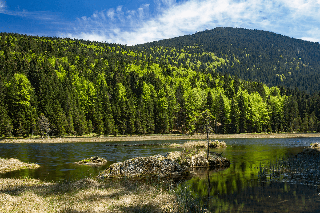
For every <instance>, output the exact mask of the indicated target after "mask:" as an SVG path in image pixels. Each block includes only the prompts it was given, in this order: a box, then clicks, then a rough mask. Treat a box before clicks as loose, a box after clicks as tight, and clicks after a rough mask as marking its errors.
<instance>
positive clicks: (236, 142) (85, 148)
mask: <svg viewBox="0 0 320 213" xmlns="http://www.w3.org/2000/svg"><path fill="white" fill-rule="evenodd" d="M224 141H225V142H226V143H227V145H228V147H227V148H226V149H221V150H212V151H216V152H223V154H222V155H223V156H224V157H226V158H228V159H229V160H230V162H231V165H230V167H229V168H227V169H224V170H219V171H209V172H208V171H204V170H201V171H195V172H197V173H198V175H197V176H195V177H193V178H192V179H190V180H187V181H183V182H181V183H180V184H178V185H177V186H175V189H174V190H175V191H176V193H178V194H179V196H180V199H183V200H185V201H186V209H189V210H190V211H192V209H194V210H196V209H197V208H199V206H202V207H205V208H206V209H208V210H210V211H211V212H319V210H320V196H319V195H320V194H319V191H320V190H318V187H317V186H316V187H315V186H308V185H302V184H289V183H277V182H261V181H259V180H258V172H259V167H260V165H261V166H264V165H268V164H269V163H270V162H273V161H275V160H277V159H281V158H286V157H288V156H292V155H295V154H297V153H299V152H301V151H302V150H303V148H304V147H307V146H309V145H310V144H311V143H314V142H320V138H288V139H270V138H269V139H226V140H224ZM170 142H172V143H183V142H186V140H178V141H177V140H174V141H143V142H137V141H128V142H113V143H111V142H106V143H92V142H90V143H85V142H84V143H63V144H38V143H34V144H32V143H30V144H4V143H0V157H1V158H17V159H19V160H21V161H23V162H31V163H38V164H39V165H40V166H41V167H40V168H39V169H36V170H28V169H27V170H20V171H14V172H9V173H6V174H2V175H0V177H2V178H13V177H15V178H22V177H29V178H36V179H40V180H43V181H64V180H78V179H82V178H85V177H95V176H97V175H98V174H99V172H100V171H101V170H103V169H105V168H107V167H108V166H109V165H110V164H111V163H115V162H119V161H124V160H127V159H130V158H134V157H141V156H151V155H155V154H165V153H167V152H170V151H175V150H179V149H178V148H166V147H161V146H106V144H119V143H121V144H136V143H144V144H146V143H150V144H155V143H159V144H160V143H170ZM92 156H100V157H103V158H106V159H107V160H108V161H109V163H108V164H107V165H106V166H104V167H102V168H91V167H88V166H79V165H75V164H73V162H76V161H79V160H82V159H85V158H88V157H92Z"/></svg>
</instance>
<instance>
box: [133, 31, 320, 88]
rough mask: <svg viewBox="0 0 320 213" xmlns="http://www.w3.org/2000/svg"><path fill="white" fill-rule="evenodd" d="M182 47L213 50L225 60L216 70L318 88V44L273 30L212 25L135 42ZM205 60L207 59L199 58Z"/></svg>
mask: <svg viewBox="0 0 320 213" xmlns="http://www.w3.org/2000/svg"><path fill="white" fill-rule="evenodd" d="M154 46H166V47H175V48H179V49H181V48H184V47H185V46H199V49H198V52H199V53H201V52H213V53H215V55H216V56H218V57H221V58H224V59H226V62H227V63H225V64H224V66H221V67H219V68H218V69H217V70H216V71H217V72H219V73H222V74H224V73H228V74H230V75H232V76H237V77H239V78H240V79H243V80H251V81H257V82H263V83H265V84H267V85H268V86H284V87H286V88H291V89H295V88H298V89H299V90H301V91H306V92H307V93H309V94H313V93H315V92H318V91H320V84H319V82H320V72H319V71H320V44H319V43H318V42H317V43H315V42H308V41H303V40H300V39H294V38H289V37H287V36H282V35H279V34H275V33H272V32H266V31H261V30H248V29H242V28H222V27H220V28H215V29H213V30H206V31H202V32H197V33H195V34H193V35H186V36H181V37H177V38H172V39H166V40H161V41H156V42H151V43H147V44H142V45H137V48H140V49H143V48H146V49H150V47H154ZM200 61H201V62H207V60H206V58H203V59H202V60H200Z"/></svg>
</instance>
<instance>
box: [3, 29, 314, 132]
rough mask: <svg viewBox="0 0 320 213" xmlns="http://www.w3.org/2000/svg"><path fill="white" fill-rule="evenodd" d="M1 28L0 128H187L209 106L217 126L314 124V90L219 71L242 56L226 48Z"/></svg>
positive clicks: (247, 128)
mask: <svg viewBox="0 0 320 213" xmlns="http://www.w3.org/2000/svg"><path fill="white" fill-rule="evenodd" d="M0 36H1V39H0V49H1V52H0V62H1V63H0V72H1V75H0V100H1V102H0V135H1V136H10V135H11V134H12V135H14V136H28V135H29V134H33V133H34V134H41V133H43V128H42V127H41V125H40V124H39V122H38V118H41V117H42V116H44V117H45V118H47V119H48V121H46V122H45V123H49V124H50V135H56V136H64V135H68V134H69V135H83V134H87V133H95V134H97V135H101V134H104V135H111V134H112V135H117V134H151V133H170V132H180V133H189V134H193V133H195V132H203V121H202V120H203V118H202V114H203V112H204V111H205V110H208V112H210V124H209V125H210V128H211V129H212V131H214V132H217V133H240V132H262V131H273V132H279V131H319V118H320V110H319V107H317V106H319V104H320V98H319V95H317V94H314V95H313V96H308V95H307V94H305V93H303V92H299V91H297V90H290V89H287V90H285V89H284V88H278V87H272V88H269V87H268V86H266V85H265V84H262V83H257V82H251V81H244V80H240V79H239V78H237V77H233V76H230V75H229V74H224V75H221V74H219V72H218V71H219V70H220V71H221V69H223V70H226V67H229V66H230V64H232V63H233V66H234V67H236V66H238V65H236V64H239V62H240V64H241V63H242V62H241V60H240V58H237V57H236V56H233V58H231V57H229V56H228V55H223V54H221V51H222V49H221V51H219V52H213V51H211V50H210V49H204V48H205V46H201V45H195V44H193V45H186V46H181V45H180V46H177V47H175V48H174V47H170V46H167V47H165V46H155V45H153V46H152V45H151V46H150V47H147V46H135V47H127V46H121V45H117V44H105V43H98V42H90V41H83V40H72V39H59V38H39V37H31V36H24V35H19V34H6V33H2V34H1V35H0ZM8 42H9V43H10V45H7V44H8ZM223 51H224V50H223ZM248 55H250V54H249V53H248ZM251 55H252V54H251ZM248 57H249V56H248ZM299 63H300V62H299ZM292 73H293V71H292ZM282 79H283V81H285V80H286V79H287V78H286V79H285V78H284V77H283V78H282ZM48 133H49V132H48Z"/></svg>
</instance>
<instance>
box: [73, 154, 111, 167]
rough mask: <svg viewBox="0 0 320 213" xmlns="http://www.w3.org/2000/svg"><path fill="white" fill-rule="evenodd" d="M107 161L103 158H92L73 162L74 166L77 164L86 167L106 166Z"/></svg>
mask: <svg viewBox="0 0 320 213" xmlns="http://www.w3.org/2000/svg"><path fill="white" fill-rule="evenodd" d="M107 163H108V161H107V160H106V159H104V158H100V157H98V156H94V157H91V158H86V159H84V160H81V161H78V162H75V164H79V165H87V166H103V165H105V164H107Z"/></svg>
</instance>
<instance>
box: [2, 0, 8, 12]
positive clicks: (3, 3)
mask: <svg viewBox="0 0 320 213" xmlns="http://www.w3.org/2000/svg"><path fill="white" fill-rule="evenodd" d="M6 7H7V5H6V2H5V1H1V0H0V13H3V12H4V11H5V9H6Z"/></svg>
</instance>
